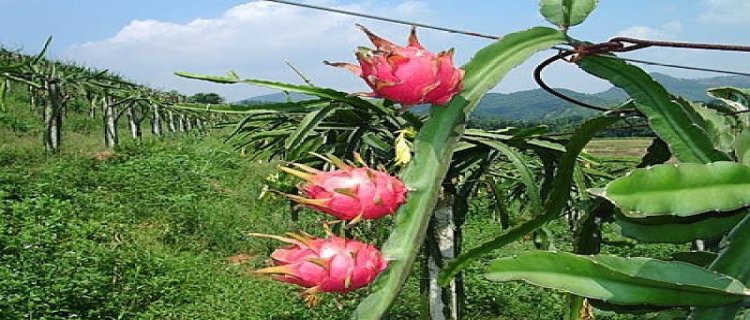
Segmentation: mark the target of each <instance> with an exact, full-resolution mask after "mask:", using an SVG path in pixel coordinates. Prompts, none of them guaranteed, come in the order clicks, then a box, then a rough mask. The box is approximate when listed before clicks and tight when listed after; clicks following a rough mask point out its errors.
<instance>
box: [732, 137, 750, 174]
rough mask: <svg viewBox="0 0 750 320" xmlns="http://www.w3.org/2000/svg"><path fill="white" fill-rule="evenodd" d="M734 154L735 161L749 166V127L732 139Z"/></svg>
mask: <svg viewBox="0 0 750 320" xmlns="http://www.w3.org/2000/svg"><path fill="white" fill-rule="evenodd" d="M734 154H735V155H736V156H737V161H739V162H742V163H744V164H746V165H748V166H750V129H745V130H744V131H742V132H741V133H740V134H738V135H737V138H736V139H735V140H734Z"/></svg>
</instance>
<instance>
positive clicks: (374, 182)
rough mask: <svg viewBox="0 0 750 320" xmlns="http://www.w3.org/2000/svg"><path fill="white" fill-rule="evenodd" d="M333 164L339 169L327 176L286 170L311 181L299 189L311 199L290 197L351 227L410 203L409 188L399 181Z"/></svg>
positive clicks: (341, 163)
mask: <svg viewBox="0 0 750 320" xmlns="http://www.w3.org/2000/svg"><path fill="white" fill-rule="evenodd" d="M329 160H331V162H333V163H334V164H335V165H336V166H337V167H338V168H339V169H338V170H334V171H329V172H325V171H320V170H317V169H315V168H311V167H308V166H305V165H301V164H292V165H294V166H295V167H297V168H299V169H301V170H303V171H299V170H295V169H292V168H287V167H282V168H281V169H282V170H284V171H286V172H288V173H290V174H293V175H295V176H297V177H300V178H302V179H304V180H305V181H307V183H305V184H302V185H300V186H299V188H300V190H302V191H303V192H304V193H305V195H307V196H308V197H309V198H305V197H300V196H296V195H288V196H289V197H290V198H291V199H292V200H294V201H296V202H298V203H301V204H305V205H307V206H309V207H311V208H313V209H316V210H318V211H321V212H325V213H328V214H330V215H332V216H334V217H336V218H338V219H341V220H349V221H350V222H349V224H354V223H356V222H357V221H359V220H360V219H366V220H374V219H379V218H382V217H384V216H386V215H389V214H392V213H394V212H396V210H397V209H398V207H399V206H400V205H401V204H403V203H404V202H405V201H406V193H407V189H406V186H405V185H404V183H403V182H401V180H399V179H398V178H396V177H393V176H391V175H389V174H388V173H386V172H382V171H378V170H373V169H371V168H369V167H367V166H365V167H353V166H351V165H349V164H346V163H344V161H342V160H341V159H338V158H336V157H330V159H329Z"/></svg>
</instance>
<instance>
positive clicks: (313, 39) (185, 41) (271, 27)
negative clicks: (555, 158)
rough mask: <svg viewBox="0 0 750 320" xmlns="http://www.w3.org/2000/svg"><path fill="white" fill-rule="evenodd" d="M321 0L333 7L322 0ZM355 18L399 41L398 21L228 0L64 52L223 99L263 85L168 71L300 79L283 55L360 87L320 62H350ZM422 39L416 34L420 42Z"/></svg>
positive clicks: (380, 9)
mask: <svg viewBox="0 0 750 320" xmlns="http://www.w3.org/2000/svg"><path fill="white" fill-rule="evenodd" d="M324 4H325V5H328V6H335V3H331V2H330V1H328V2H324ZM336 7H337V8H341V9H344V10H351V11H358V12H366V13H370V14H379V15H385V16H388V17H394V18H401V19H413V20H420V21H424V20H425V19H429V18H430V17H431V11H430V9H429V7H428V5H427V4H426V2H422V1H405V2H401V3H400V4H399V5H397V6H385V5H380V6H376V5H374V4H372V3H371V2H367V3H362V4H350V5H346V6H336ZM355 22H362V23H365V24H367V25H368V26H370V27H371V29H373V30H374V31H376V32H377V33H378V34H381V35H383V36H384V37H386V38H391V39H393V40H394V42H399V43H401V42H405V40H406V37H407V34H408V27H406V26H398V25H393V24H383V23H378V22H371V20H362V19H358V18H354V17H349V16H344V15H339V14H332V13H326V12H319V11H314V10H310V9H304V8H298V7H293V6H288V5H281V4H276V3H270V2H264V1H253V2H248V3H246V4H242V5H238V6H236V7H233V8H231V9H229V10H227V11H226V12H224V13H223V14H222V15H221V16H220V17H216V18H210V19H195V20H193V21H190V22H187V23H175V22H169V21H157V20H134V21H131V22H130V23H129V24H128V25H126V26H124V27H123V28H122V29H121V30H120V31H119V32H118V33H117V34H115V35H113V36H112V37H110V38H108V39H104V40H101V41H93V42H87V43H84V44H80V45H75V46H72V47H70V48H68V50H66V52H65V57H66V58H69V59H73V60H76V61H80V62H83V63H85V64H87V65H90V66H94V67H100V68H108V69H110V70H112V71H114V72H118V73H120V74H123V75H124V76H125V77H127V78H130V79H133V80H136V81H139V82H142V83H145V84H149V85H152V86H156V87H161V88H167V89H172V88H174V89H177V90H180V91H183V92H186V93H194V92H199V91H214V92H219V93H221V94H223V95H225V96H227V97H228V98H229V99H230V100H233V99H241V98H245V97H248V96H252V95H255V94H263V93H267V92H268V91H267V90H262V89H258V88H253V87H247V86H233V87H229V86H219V85H212V84H208V83H205V82H200V81H195V80H186V79H181V78H178V77H176V76H174V75H173V74H172V73H173V72H174V71H177V70H184V71H190V72H197V73H209V74H223V73H225V72H226V71H228V70H236V71H238V72H239V73H240V75H241V76H245V77H252V78H259V79H268V80H275V81H287V82H296V83H299V82H300V79H299V78H298V77H297V76H296V75H295V74H294V73H293V72H292V71H291V70H290V69H289V68H287V67H286V66H285V65H284V60H289V61H291V62H292V63H294V64H295V65H296V66H297V67H299V68H300V69H301V70H302V71H303V72H304V73H306V74H307V75H308V76H309V77H310V78H312V80H313V81H314V82H315V83H316V84H318V85H322V86H330V87H334V88H337V89H340V90H347V91H348V90H364V89H366V87H364V85H363V84H362V83H361V81H359V80H358V79H356V78H355V77H354V76H351V75H349V74H347V73H346V72H345V71H344V70H337V69H333V68H332V67H328V66H324V65H323V64H322V63H321V61H322V60H332V61H354V55H353V52H354V50H355V48H356V47H357V46H362V45H367V44H368V42H367V41H366V37H365V36H364V35H363V34H362V33H361V32H360V31H359V30H357V29H356V28H355V27H354V23H355ZM441 37H443V38H444V36H441ZM430 39H431V38H430V37H429V36H428V37H426V39H424V40H426V41H425V43H426V45H429V44H430V43H429V40H430ZM432 39H438V38H436V37H434V36H433V37H432ZM444 46H445V45H444ZM435 49H436V50H442V49H444V48H442V47H440V48H435Z"/></svg>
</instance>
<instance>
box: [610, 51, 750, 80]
mask: <svg viewBox="0 0 750 320" xmlns="http://www.w3.org/2000/svg"><path fill="white" fill-rule="evenodd" d="M598 56H600V57H604V58H610V59H618V60H622V61H627V62H632V63H640V64H647V65H651V66H659V67H669V68H676V69H686V70H695V71H705V72H715V73H723V74H731V75H736V76H746V77H750V73H746V72H738V71H730V70H721V69H709V68H701V67H691V66H683V65H678V64H668V63H661V62H653V61H646V60H638V59H630V58H623V57H615V56H610V55H598Z"/></svg>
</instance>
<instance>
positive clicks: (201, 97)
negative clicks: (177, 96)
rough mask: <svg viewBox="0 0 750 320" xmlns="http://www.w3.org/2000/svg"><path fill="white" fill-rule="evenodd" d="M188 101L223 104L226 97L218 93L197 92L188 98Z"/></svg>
mask: <svg viewBox="0 0 750 320" xmlns="http://www.w3.org/2000/svg"><path fill="white" fill-rule="evenodd" d="M187 101H188V102H194V103H209V104H222V103H224V97H222V96H220V95H219V94H218V93H213V92H211V93H196V94H194V95H192V96H189V97H188V98H187Z"/></svg>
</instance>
